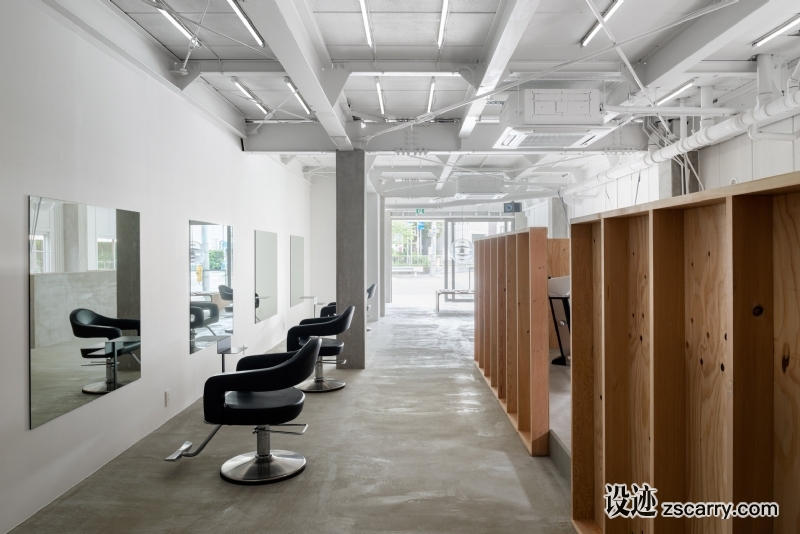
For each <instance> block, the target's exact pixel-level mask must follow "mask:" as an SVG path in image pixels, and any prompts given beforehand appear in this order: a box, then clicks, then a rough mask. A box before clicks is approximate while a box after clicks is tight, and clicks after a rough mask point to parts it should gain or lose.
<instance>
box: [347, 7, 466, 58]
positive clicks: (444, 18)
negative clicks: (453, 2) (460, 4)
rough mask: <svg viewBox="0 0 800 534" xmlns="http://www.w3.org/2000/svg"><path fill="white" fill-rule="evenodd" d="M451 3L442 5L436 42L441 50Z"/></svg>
mask: <svg viewBox="0 0 800 534" xmlns="http://www.w3.org/2000/svg"><path fill="white" fill-rule="evenodd" d="M362 2H363V0H362ZM449 3H450V0H444V3H443V4H442V20H441V21H439V39H438V40H437V41H436V44H438V45H439V48H441V47H442V43H443V42H444V25H445V23H446V22H447V7H448V4H449Z"/></svg>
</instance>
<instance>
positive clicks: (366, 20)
mask: <svg viewBox="0 0 800 534" xmlns="http://www.w3.org/2000/svg"><path fill="white" fill-rule="evenodd" d="M358 2H359V3H360V4H361V18H363V19H364V31H365V32H367V44H368V45H369V47H370V48H372V32H371V31H370V30H369V17H367V4H365V3H364V2H365V0H358Z"/></svg>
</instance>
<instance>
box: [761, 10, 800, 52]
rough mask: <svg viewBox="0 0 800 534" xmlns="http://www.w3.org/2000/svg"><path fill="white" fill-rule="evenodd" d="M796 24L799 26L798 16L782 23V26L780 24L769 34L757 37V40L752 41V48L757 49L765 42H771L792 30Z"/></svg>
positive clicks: (799, 16)
mask: <svg viewBox="0 0 800 534" xmlns="http://www.w3.org/2000/svg"><path fill="white" fill-rule="evenodd" d="M798 24H800V15H797V16H796V17H794V18H792V19H789V20H787V21H786V22H784V23H783V24H781V25H780V26H778V27H777V28H775V29H774V30H772V31H771V32H769V33H767V34H766V35H763V36H762V37H759V38H758V39H756V40H755V41H753V48H758V47H759V46H761V45H763V44H764V43H766V42H767V41H771V40H772V39H774V38H775V37H777V36H779V35H780V34H782V33H783V32H785V31H788V30H791V29H792V28H794V27H795V26H797V25H798Z"/></svg>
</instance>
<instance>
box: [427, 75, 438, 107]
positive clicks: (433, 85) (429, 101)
mask: <svg viewBox="0 0 800 534" xmlns="http://www.w3.org/2000/svg"><path fill="white" fill-rule="evenodd" d="M435 87H436V82H435V81H433V80H431V94H430V95H428V113H430V112H431V106H432V105H433V91H434V88H435Z"/></svg>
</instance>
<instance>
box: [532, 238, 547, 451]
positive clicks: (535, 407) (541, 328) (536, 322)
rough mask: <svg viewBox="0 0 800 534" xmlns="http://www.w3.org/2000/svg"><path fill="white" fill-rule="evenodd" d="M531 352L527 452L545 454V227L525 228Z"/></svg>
mask: <svg viewBox="0 0 800 534" xmlns="http://www.w3.org/2000/svg"><path fill="white" fill-rule="evenodd" d="M528 233H529V242H528V257H529V269H530V276H529V280H530V282H529V284H530V309H531V311H530V325H531V326H530V331H531V334H530V343H531V348H530V354H531V373H530V376H531V454H533V455H534V456H547V454H548V437H549V433H550V347H549V342H548V337H547V323H548V321H549V316H548V309H549V308H550V301H549V300H548V299H547V229H546V228H531V229H530V230H528Z"/></svg>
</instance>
